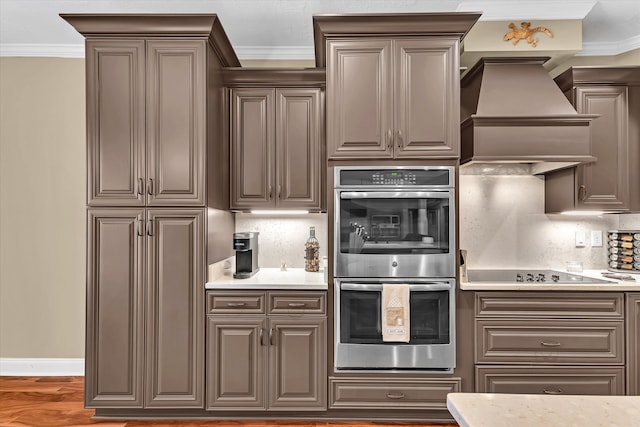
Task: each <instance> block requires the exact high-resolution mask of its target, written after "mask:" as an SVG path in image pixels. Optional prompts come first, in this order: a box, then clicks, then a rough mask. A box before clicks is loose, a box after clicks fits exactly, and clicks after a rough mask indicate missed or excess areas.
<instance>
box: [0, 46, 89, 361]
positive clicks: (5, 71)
mask: <svg viewBox="0 0 640 427" xmlns="http://www.w3.org/2000/svg"><path fill="white" fill-rule="evenodd" d="M84 93H85V90H84V60H83V59H54V58H0V357H34V358H35V357H70V358H74V357H83V355H84V306H85V304H84V297H85V124H84V123H85V116H84V105H85V101H84V96H85V95H84Z"/></svg>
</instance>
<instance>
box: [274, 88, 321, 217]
mask: <svg viewBox="0 0 640 427" xmlns="http://www.w3.org/2000/svg"><path fill="white" fill-rule="evenodd" d="M320 114H321V107H320V89H278V90H276V150H277V151H276V171H277V174H278V180H277V199H276V205H277V206H278V207H282V208H315V209H320V203H321V202H320V194H321V183H322V181H323V180H322V174H321V170H322V169H321V168H322V164H321V154H322V151H321V144H320V143H321V125H322V117H321V115H320Z"/></svg>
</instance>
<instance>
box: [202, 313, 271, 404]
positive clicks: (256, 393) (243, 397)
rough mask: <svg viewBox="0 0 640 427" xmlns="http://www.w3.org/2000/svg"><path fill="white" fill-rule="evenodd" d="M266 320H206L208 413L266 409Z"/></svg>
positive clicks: (240, 318)
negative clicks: (212, 411)
mask: <svg viewBox="0 0 640 427" xmlns="http://www.w3.org/2000/svg"><path fill="white" fill-rule="evenodd" d="M266 327H267V319H266V317H257V318H256V317H240V316H231V317H220V316H210V317H209V318H208V320H207V337H208V341H207V342H208V356H207V409H223V410H231V409H238V410H249V409H260V410H264V409H265V408H266V406H265V405H266V402H265V398H264V391H265V390H264V376H265V372H264V364H265V362H266V350H267V347H266V345H267V341H266V340H267V337H266V334H265V329H266Z"/></svg>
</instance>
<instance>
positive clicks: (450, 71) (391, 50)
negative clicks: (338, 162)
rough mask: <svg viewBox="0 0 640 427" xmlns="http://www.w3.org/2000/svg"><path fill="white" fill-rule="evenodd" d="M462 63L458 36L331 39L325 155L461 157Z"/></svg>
mask: <svg viewBox="0 0 640 427" xmlns="http://www.w3.org/2000/svg"><path fill="white" fill-rule="evenodd" d="M458 58H459V53H458V39H457V38H434V37H424V38H411V39H353V40H330V41H329V42H328V55H327V68H328V70H329V71H328V75H327V150H328V157H329V158H330V159H341V158H423V157H427V158H428V157H441V158H455V157H458V156H459V145H460V140H459V123H460V113H459V105H460V104H459V103H460V96H459V79H458Z"/></svg>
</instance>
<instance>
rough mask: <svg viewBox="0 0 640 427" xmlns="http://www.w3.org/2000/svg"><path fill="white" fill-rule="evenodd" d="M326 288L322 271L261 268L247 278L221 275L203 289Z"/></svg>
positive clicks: (324, 289)
mask: <svg viewBox="0 0 640 427" xmlns="http://www.w3.org/2000/svg"><path fill="white" fill-rule="evenodd" d="M327 288H328V286H327V283H326V282H325V280H324V273H323V272H322V271H320V272H318V273H310V272H307V271H305V270H304V268H288V269H287V270H286V271H282V270H280V269H279V268H261V269H260V270H259V271H258V272H257V273H256V274H254V275H253V276H252V277H249V278H248V279H234V278H233V276H232V275H230V276H221V277H218V278H216V279H215V280H213V281H210V282H207V283H206V284H205V289H280V290H282V289H286V290H322V291H326V290H327Z"/></svg>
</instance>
